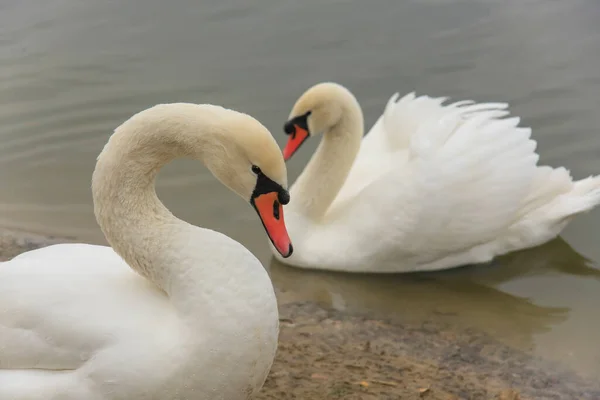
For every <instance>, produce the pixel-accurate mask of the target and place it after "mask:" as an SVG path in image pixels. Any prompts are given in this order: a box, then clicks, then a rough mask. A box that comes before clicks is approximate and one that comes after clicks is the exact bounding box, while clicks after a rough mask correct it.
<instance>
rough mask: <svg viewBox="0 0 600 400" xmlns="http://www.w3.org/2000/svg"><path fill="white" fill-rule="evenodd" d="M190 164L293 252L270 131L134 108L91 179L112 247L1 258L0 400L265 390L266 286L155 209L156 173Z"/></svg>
mask: <svg viewBox="0 0 600 400" xmlns="http://www.w3.org/2000/svg"><path fill="white" fill-rule="evenodd" d="M184 156H185V157H192V158H195V159H198V160H200V161H202V162H203V163H204V164H205V165H206V166H207V167H208V169H209V170H210V171H211V172H212V173H213V174H214V175H215V177H217V178H218V179H219V180H220V181H221V182H222V183H224V184H225V185H226V186H228V187H229V188H230V189H231V190H233V191H234V192H236V193H237V194H238V195H240V196H242V197H243V198H244V199H246V200H247V201H249V202H250V203H251V204H252V205H253V206H254V207H255V208H256V210H257V212H258V213H259V215H260V217H261V220H262V222H263V223H264V225H265V228H266V230H267V233H268V235H269V237H270V238H271V239H272V242H273V243H274V245H275V246H276V247H277V248H278V249H280V250H279V251H281V254H282V256H284V257H285V256H289V255H290V253H291V252H292V248H291V244H290V241H289V238H288V236H287V231H286V228H285V223H284V219H283V211H282V210H281V204H280V203H284V204H285V203H287V201H288V200H289V194H288V192H287V190H286V187H287V172H286V168H285V163H284V161H283V158H282V156H281V151H280V149H279V147H278V146H277V143H276V142H275V140H274V139H273V137H272V136H271V134H270V133H269V131H268V130H267V129H266V128H264V127H263V126H262V125H261V124H260V123H259V122H258V121H256V120H255V119H253V118H252V117H250V116H247V115H245V114H241V113H237V112H235V111H231V110H227V109H224V108H221V107H218V106H211V105H195V104H164V105H157V106H155V107H152V108H150V109H148V110H145V111H142V112H140V113H138V114H136V115H134V116H133V117H132V118H131V119H129V120H128V121H126V122H125V123H124V124H123V125H121V126H120V127H119V128H117V129H116V130H115V132H114V134H113V135H112V136H111V138H110V140H109V141H108V143H107V145H106V146H105V147H104V150H103V151H102V153H101V154H100V156H99V157H98V162H97V164H96V169H95V171H94V175H93V178H92V192H93V199H94V206H95V208H94V210H95V214H96V219H97V221H98V223H99V224H100V227H101V228H102V231H103V232H104V234H105V236H106V238H107V240H108V242H109V243H110V244H111V246H112V248H111V247H105V246H93V245H88V244H59V245H54V246H51V247H47V248H44V249H40V250H34V251H30V252H27V253H24V254H22V255H19V256H17V257H15V258H14V259H13V260H11V261H8V262H5V263H1V264H0V399H2V400H9V399H10V400H84V399H85V400H117V399H119V400H125V399H127V400H141V399H144V400H151V399H156V400H159V399H160V400H164V399H169V400H175V399H181V400H183V399H186V400H187V399H194V400H203V399H211V400H213V399H224V400H225V399H226V400H232V399H247V398H249V397H250V396H251V395H252V394H253V393H255V392H256V391H257V390H258V389H260V387H261V386H262V385H263V382H264V380H265V378H266V376H267V374H268V372H269V369H270V367H271V364H272V362H273V358H274V356H275V350H276V347H277V339H278V329H279V322H278V311H277V303H276V299H275V294H274V291H273V286H272V284H271V281H270V279H269V276H268V275H267V273H266V271H265V270H264V268H263V267H262V265H261V263H260V262H259V261H258V260H257V259H256V258H255V257H254V256H253V255H252V254H251V253H250V251H248V250H247V249H246V248H245V247H243V246H242V245H241V244H239V243H237V242H236V241H234V240H233V239H231V238H229V237H227V236H225V235H223V234H220V233H218V232H214V231H211V230H208V229H201V228H198V227H196V226H193V225H190V224H188V223H186V222H184V221H181V220H179V219H177V218H176V217H175V216H173V215H172V214H171V213H170V212H169V211H168V210H167V208H166V207H165V206H164V205H163V204H162V203H161V202H160V200H159V199H158V197H157V195H156V192H155V189H154V180H155V177H156V175H157V173H158V170H159V169H160V168H161V167H162V166H163V165H165V164H166V163H168V162H169V161H171V160H173V159H174V158H177V157H184ZM199 204H201V203H199ZM121 257H122V258H121ZM134 271H135V272H134Z"/></svg>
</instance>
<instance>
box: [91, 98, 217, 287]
mask: <svg viewBox="0 0 600 400" xmlns="http://www.w3.org/2000/svg"><path fill="white" fill-rule="evenodd" d="M221 110H224V109H220V108H219V107H215V106H205V105H202V106H200V105H194V104H168V105H159V106H155V107H153V108H150V109H148V110H145V111H142V112H140V113H139V114H137V115H135V116H133V117H132V118H131V119H129V120H128V121H127V122H125V123H124V124H123V125H121V126H120V127H119V128H117V129H116V130H115V132H114V134H113V135H112V136H111V138H110V139H109V141H108V143H107V144H106V146H105V147H104V149H103V150H102V152H101V153H100V155H99V157H98V161H97V164H96V169H95V170H94V174H93V178H92V193H93V199H94V213H95V215H96V219H97V221H98V224H99V225H100V228H101V229H102V232H103V233H104V235H105V237H106V239H107V241H108V242H109V244H110V245H111V246H112V248H113V249H114V250H115V251H116V252H117V253H118V254H119V255H120V256H121V257H122V258H123V259H124V260H125V261H126V262H127V263H128V264H129V266H130V267H131V268H132V269H134V270H135V271H136V272H138V273H139V274H140V275H142V276H144V277H146V278H147V279H149V280H151V281H152V282H154V283H155V284H156V285H157V286H158V287H159V288H160V289H162V290H164V291H165V292H167V294H169V295H170V294H172V293H175V292H177V291H181V290H183V289H182V287H181V286H185V284H186V283H185V280H184V279H182V278H181V276H186V275H188V273H189V271H192V270H197V269H198V268H197V267H198V266H197V265H190V264H191V263H193V261H194V256H195V254H202V249H198V246H200V247H202V246H203V244H202V243H194V250H195V251H194V252H193V251H191V249H189V250H190V251H187V250H188V248H187V247H186V242H184V240H185V239H188V242H189V241H190V240H189V239H190V235H191V234H193V233H194V232H196V231H201V229H200V228H197V227H194V226H192V225H189V224H187V223H186V222H184V221H181V220H179V219H178V218H176V217H175V216H174V215H173V214H171V212H169V210H168V209H167V208H166V207H165V206H164V205H163V204H162V202H161V201H160V200H159V199H158V196H157V195H156V191H155V185H154V182H155V179H156V175H157V174H158V171H159V170H160V168H161V167H163V166H164V165H165V164H167V163H169V162H170V161H172V160H173V159H175V158H178V157H193V158H197V159H199V160H200V161H204V158H205V154H204V151H203V150H204V149H210V147H211V145H214V144H217V143H216V142H218V138H217V137H218V134H217V133H215V132H214V128H213V127H212V126H211V124H210V122H208V121H209V120H211V119H212V120H213V121H214V118H215V117H219V115H220V112H222V111H221ZM208 117H211V118H210V119H209V118H208ZM194 149H203V150H200V153H194V151H198V150H194ZM186 236H187V237H186ZM190 246H191V245H189V246H188V247H190ZM190 254H191V256H190ZM195 257H196V259H197V257H198V256H195ZM197 273H199V272H197ZM187 279H188V280H189V279H190V277H189V276H187ZM177 285H179V286H177Z"/></svg>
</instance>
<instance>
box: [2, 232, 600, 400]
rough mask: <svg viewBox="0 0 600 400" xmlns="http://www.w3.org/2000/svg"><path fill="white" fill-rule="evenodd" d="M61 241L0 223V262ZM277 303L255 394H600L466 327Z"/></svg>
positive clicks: (526, 399) (593, 385)
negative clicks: (270, 350)
mask: <svg viewBox="0 0 600 400" xmlns="http://www.w3.org/2000/svg"><path fill="white" fill-rule="evenodd" d="M65 241H69V240H65V239H61V238H54V237H45V236H41V235H32V234H26V233H21V232H15V231H0V260H8V259H10V258H12V257H14V256H15V255H17V254H19V253H21V252H24V251H28V250H32V249H35V248H39V247H43V246H47V245H49V244H53V243H60V242H65ZM279 306H280V321H281V333H280V338H279V348H278V352H277V358H276V360H275V363H274V364H273V368H272V370H271V373H270V374H269V376H268V378H267V381H266V383H265V386H264V387H263V389H262V390H261V392H260V393H259V395H258V396H257V397H256V398H257V399H261V400H267V399H268V400H275V399H311V400H318V399H357V400H358V399H361V400H362V399H364V400H370V399H408V400H410V399H429V400H459V399H460V400H463V399H464V400H471V399H472V400H479V399H481V400H487V399H501V400H517V399H520V400H534V399H535V400H538V399H540V400H545V399H557V400H558V399H560V400H569V399H573V400H595V399H600V383H598V382H595V381H594V380H591V379H586V378H584V377H581V376H579V375H577V374H575V373H574V372H572V371H569V370H567V369H566V368H564V367H562V366H558V365H556V364H553V363H550V362H548V361H545V360H541V359H533V358H532V357H531V356H530V355H529V354H527V353H526V352H523V351H520V350H518V349H514V348H512V347H509V346H507V345H506V344H503V343H500V342H498V341H497V340H495V339H494V338H492V337H490V336H489V335H486V334H485V333H482V332H479V331H476V330H473V329H470V330H463V329H460V328H459V327H456V326H453V325H451V324H449V323H440V322H436V321H422V322H421V323H398V322H390V321H385V320H381V319H371V318H368V317H365V316H361V315H350V314H346V313H341V312H339V311H334V310H330V309H327V308H324V307H322V306H319V305H317V304H315V303H312V302H302V301H292V302H282V301H281V300H280V305H279Z"/></svg>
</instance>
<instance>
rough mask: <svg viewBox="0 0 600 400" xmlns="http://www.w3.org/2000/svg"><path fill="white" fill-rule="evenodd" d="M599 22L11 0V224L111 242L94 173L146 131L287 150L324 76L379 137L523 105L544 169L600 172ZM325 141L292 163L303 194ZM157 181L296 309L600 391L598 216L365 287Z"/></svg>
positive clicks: (7, 62) (519, 110)
mask: <svg viewBox="0 0 600 400" xmlns="http://www.w3.org/2000/svg"><path fill="white" fill-rule="evenodd" d="M598 21H600V2H598V1H597V0H572V1H569V2H566V1H565V2H557V1H550V0H497V1H491V0H489V1H485V0H470V1H460V0H436V1H434V0H429V1H425V0H423V1H416V0H415V1H406V2H399V1H396V0H387V1H379V0H378V1H373V2H365V1H359V0H332V1H329V2H322V1H317V0H306V1H303V2H299V1H292V0H257V1H255V2H248V1H245V0H220V1H218V2H197V1H192V0H183V1H173V2H166V1H158V0H145V1H142V0H129V1H127V2H117V1H108V0H107V1H92V0H79V1H75V0H28V1H19V0H3V1H2V2H1V3H0V183H1V188H2V190H1V191H0V226H5V227H14V228H19V229H24V230H31V231H35V232H41V233H51V234H56V235H70V236H75V237H77V238H80V239H81V240H86V241H92V242H99V243H102V242H103V238H102V236H101V233H100V231H99V229H98V227H97V226H96V223H95V221H94V218H93V214H92V204H91V197H90V177H91V173H92V170H93V167H94V163H95V157H96V156H97V154H98V153H99V152H100V150H101V148H102V146H103V145H104V143H105V141H106V140H107V138H108V136H109V135H110V134H111V132H112V130H113V129H114V128H115V127H116V126H118V125H119V124H120V123H122V122H123V121H124V120H125V119H127V118H128V117H129V116H131V115H132V114H134V113H136V112H138V111H140V110H142V109H144V108H147V107H149V106H152V105H154V104H156V103H165V102H179V101H187V102H196V103H204V102H209V103H215V104H220V105H223V106H225V107H229V108H234V109H237V110H239V111H243V112H247V113H249V114H251V115H253V116H254V117H256V118H257V119H259V120H260V121H261V122H263V123H264V124H265V125H266V126H267V127H268V128H269V129H271V131H272V132H273V134H274V135H275V136H276V138H277V140H278V142H279V143H280V144H281V145H283V143H284V141H285V139H286V138H285V137H284V135H283V132H282V124H283V122H284V121H285V119H286V117H287V115H288V113H289V110H290V108H291V106H292V104H293V102H294V101H295V99H296V97H297V96H298V95H299V94H300V93H301V92H302V91H303V90H305V89H306V88H308V87H309V86H310V85H312V84H315V83H317V82H320V81H324V80H334V81H337V82H339V83H342V84H344V85H346V86H348V87H349V88H350V89H351V90H352V91H353V92H354V93H355V94H356V96H357V97H358V99H359V101H360V102H361V105H362V107H363V109H364V112H365V116H366V122H367V125H368V126H370V125H371V124H372V123H373V122H374V121H375V120H376V118H377V117H378V116H379V115H380V113H381V112H382V110H383V107H384V105H385V103H386V102H387V100H388V98H389V96H390V95H391V94H392V93H394V92H395V91H399V92H400V93H406V92H408V91H413V90H416V91H417V93H420V94H429V95H433V96H451V97H452V98H454V99H465V98H469V99H474V100H479V101H488V100H491V101H507V102H510V103H511V105H512V110H513V111H514V113H515V114H517V115H519V116H521V117H522V118H523V123H524V124H526V125H530V126H532V127H533V129H534V131H533V132H534V133H533V136H534V138H535V139H536V140H538V143H539V144H538V150H539V152H540V154H541V163H543V164H550V165H553V166H560V165H564V166H566V167H567V168H569V169H570V170H571V171H572V173H573V175H574V176H575V177H576V178H583V177H586V176H588V175H590V174H594V173H600V157H599V155H600V133H599V131H600V112H599V110H600V24H599V23H598ZM316 144H317V143H316V141H315V142H311V143H309V144H307V145H306V147H304V146H303V148H302V151H300V153H299V154H298V156H297V157H296V158H294V159H293V160H292V161H291V162H290V163H289V173H290V181H293V180H294V179H295V178H296V177H297V175H298V173H299V172H300V171H301V169H302V167H303V166H304V164H305V163H306V161H307V160H308V158H309V156H310V155H311V154H312V150H313V149H314V148H315V147H316ZM158 185H159V188H158V190H159V195H160V196H161V198H162V199H163V200H164V202H165V203H166V205H167V206H168V207H170V208H171V209H172V210H173V212H174V213H175V214H176V215H178V216H179V217H181V218H183V219H186V220H188V221H189V222H192V223H195V224H198V225H202V226H206V227H209V228H212V229H217V230H219V231H222V232H224V233H225V234H227V235H229V236H231V237H233V238H235V239H236V240H238V241H240V242H242V243H243V244H244V245H246V246H247V247H248V248H249V249H250V250H252V251H253V252H254V253H255V254H256V255H257V256H258V257H259V258H260V259H261V260H262V261H263V262H264V263H265V265H266V266H267V268H269V269H270V271H271V274H272V276H273V280H274V283H275V285H276V286H277V287H278V289H280V290H281V291H282V293H283V294H282V296H283V298H289V299H313V300H316V301H319V302H321V303H324V304H326V305H329V306H332V307H335V308H337V309H343V310H349V311H360V312H368V313H372V314H374V315H383V316H389V317H393V318H404V319H406V318H409V319H410V318H413V319H415V320H417V321H418V320H421V319H431V318H438V319H447V320H448V321H452V322H456V323H459V324H461V326H464V327H465V328H469V327H474V328H480V329H484V330H485V331H486V332H489V333H490V334H492V335H494V336H495V337H497V338H499V339H501V340H503V341H506V342H507V343H509V344H511V345H514V346H519V347H521V348H525V349H530V350H532V352H533V354H535V355H540V356H543V357H547V358H550V359H554V360H558V361H561V362H564V363H566V364H567V365H569V366H570V367H572V368H575V369H576V370H577V371H579V372H581V373H584V374H587V375H590V376H593V377H596V378H598V377H600V345H599V344H598V338H599V337H600V313H599V311H598V308H599V306H600V269H599V265H600V246H597V244H598V237H599V235H600V209H598V210H596V211H595V212H593V213H591V214H588V215H585V216H582V217H580V218H578V219H577V220H576V221H574V222H573V223H572V224H571V225H570V226H569V227H568V228H567V229H566V230H565V231H564V234H563V235H562V238H561V239H557V240H555V241H553V242H551V243H548V244H547V245H544V246H542V247H539V248H536V249H532V250H529V251H525V252H520V253H516V254H512V255H509V256H506V257H502V258H500V259H497V260H496V261H494V262H493V263H492V265H490V266H479V267H474V268H473V267H469V268H461V269H457V270H452V271H447V272H444V273H435V274H425V275H411V276H394V277H389V276H383V277H382V276H348V275H344V274H332V273H317V272H307V271H300V270H296V269H293V268H289V267H285V266H282V265H280V264H277V263H276V262H274V261H272V259H271V255H270V253H269V250H268V247H267V244H266V239H265V237H264V235H259V234H257V233H258V232H260V230H261V227H260V223H259V222H258V220H257V218H256V216H255V213H254V211H253V210H252V209H251V208H250V207H248V205H247V204H244V202H243V201H241V200H240V199H239V198H238V197H237V196H234V195H232V194H230V193H229V192H228V190H227V189H225V188H224V187H222V186H221V185H220V184H219V183H218V182H216V180H214V179H213V177H212V176H210V175H209V173H208V172H207V171H206V170H204V169H202V168H201V167H199V166H198V165H197V164H196V163H194V162H191V161H181V162H176V163H173V164H171V165H169V166H168V167H167V168H166V169H165V170H164V171H163V172H162V173H161V176H160V179H159V182H158ZM223 216H226V217H223Z"/></svg>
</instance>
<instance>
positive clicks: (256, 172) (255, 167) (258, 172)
mask: <svg viewBox="0 0 600 400" xmlns="http://www.w3.org/2000/svg"><path fill="white" fill-rule="evenodd" d="M252 172H254V173H255V174H256V175H258V174H260V173H261V172H262V171H261V170H260V168H259V167H257V166H256V165H253V166H252Z"/></svg>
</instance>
